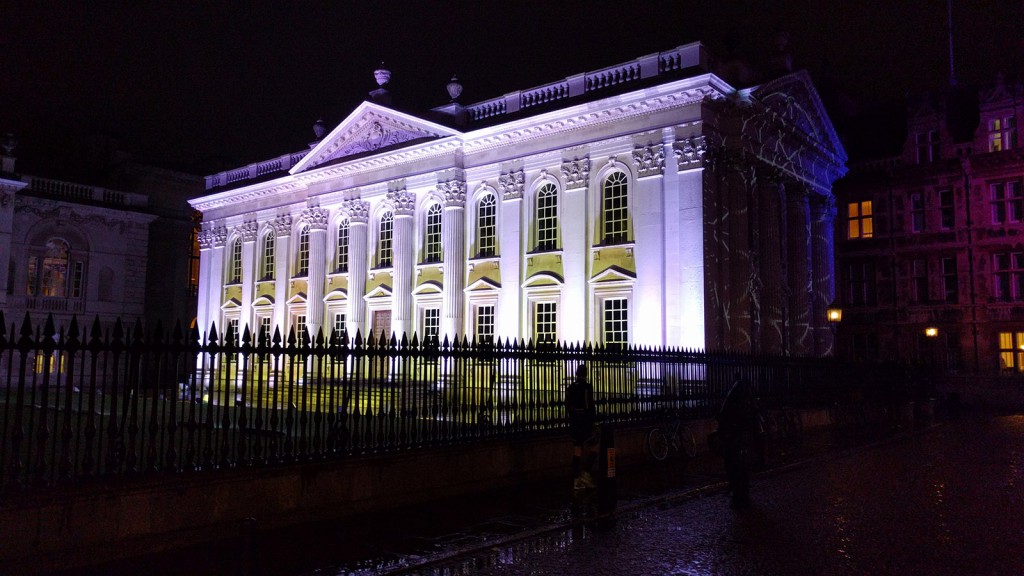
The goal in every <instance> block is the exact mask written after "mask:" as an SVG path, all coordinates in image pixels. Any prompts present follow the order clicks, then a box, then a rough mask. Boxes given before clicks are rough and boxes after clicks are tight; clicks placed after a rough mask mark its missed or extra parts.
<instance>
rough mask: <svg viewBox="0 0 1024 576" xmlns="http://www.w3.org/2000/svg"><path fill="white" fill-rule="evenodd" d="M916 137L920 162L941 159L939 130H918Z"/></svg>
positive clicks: (918, 161) (918, 160)
mask: <svg viewBox="0 0 1024 576" xmlns="http://www.w3.org/2000/svg"><path fill="white" fill-rule="evenodd" d="M916 139H917V140H916V142H917V163H918V164H926V163H928V162H934V161H936V160H938V159H939V132H938V131H937V130H927V131H925V132H918V133H917V135H916Z"/></svg>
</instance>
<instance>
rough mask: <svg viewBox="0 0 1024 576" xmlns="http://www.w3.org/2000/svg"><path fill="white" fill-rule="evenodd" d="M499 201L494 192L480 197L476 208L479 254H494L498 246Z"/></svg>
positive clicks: (482, 255) (488, 255) (487, 255)
mask: <svg viewBox="0 0 1024 576" xmlns="http://www.w3.org/2000/svg"><path fill="white" fill-rule="evenodd" d="M497 207H498V206H497V201H496V200H495V199H494V194H487V195H485V196H484V197H483V198H481V199H480V204H479V205H478V206H477V210H476V233H477V254H476V255H477V256H479V257H482V258H487V257H490V256H494V253H495V249H496V247H497V235H498V230H497V220H498V217H497Z"/></svg>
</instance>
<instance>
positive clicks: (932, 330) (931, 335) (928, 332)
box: [924, 326, 939, 338]
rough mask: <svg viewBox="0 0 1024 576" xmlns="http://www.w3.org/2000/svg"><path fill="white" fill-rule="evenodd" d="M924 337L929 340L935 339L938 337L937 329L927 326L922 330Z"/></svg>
mask: <svg viewBox="0 0 1024 576" xmlns="http://www.w3.org/2000/svg"><path fill="white" fill-rule="evenodd" d="M924 335H925V336H927V337H929V338H935V337H936V336H938V335H939V329H938V328H936V327H934V326H929V327H927V328H925V329H924Z"/></svg>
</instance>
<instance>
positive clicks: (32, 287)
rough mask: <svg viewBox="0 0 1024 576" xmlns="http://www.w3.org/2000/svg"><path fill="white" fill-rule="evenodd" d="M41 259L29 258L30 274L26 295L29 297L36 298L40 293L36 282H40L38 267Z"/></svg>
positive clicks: (28, 267)
mask: <svg viewBox="0 0 1024 576" xmlns="http://www.w3.org/2000/svg"><path fill="white" fill-rule="evenodd" d="M38 262H39V259H38V258H36V257H35V256H29V257H28V266H27V268H26V271H27V273H28V285H27V286H26V287H25V293H26V294H28V295H29V296H35V295H36V292H37V291H38V287H37V285H36V282H37V281H38V278H37V274H38V272H37V271H36V266H38Z"/></svg>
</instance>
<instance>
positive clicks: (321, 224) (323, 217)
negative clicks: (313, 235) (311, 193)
mask: <svg viewBox="0 0 1024 576" xmlns="http://www.w3.org/2000/svg"><path fill="white" fill-rule="evenodd" d="M329 216H330V212H329V211H328V210H327V209H326V208H321V207H319V206H312V207H310V208H306V209H305V210H303V211H302V219H303V220H304V221H305V222H306V224H308V225H309V229H310V230H327V219H328V217H329Z"/></svg>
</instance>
